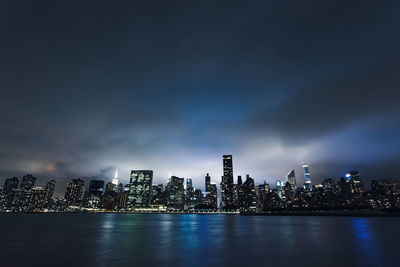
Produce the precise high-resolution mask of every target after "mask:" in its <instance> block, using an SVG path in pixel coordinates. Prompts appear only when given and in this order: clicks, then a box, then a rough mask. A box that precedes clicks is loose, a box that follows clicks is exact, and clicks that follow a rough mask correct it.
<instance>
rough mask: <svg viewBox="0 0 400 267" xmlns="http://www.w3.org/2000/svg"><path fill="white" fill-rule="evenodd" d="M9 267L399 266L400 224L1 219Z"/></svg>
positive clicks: (135, 217) (209, 218)
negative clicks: (145, 266)
mask: <svg viewBox="0 0 400 267" xmlns="http://www.w3.org/2000/svg"><path fill="white" fill-rule="evenodd" d="M0 217H1V219H0V229H1V239H0V240H1V241H0V242H1V252H0V254H1V259H2V264H1V265H2V266H23V265H25V266H28V265H29V266H32V265H35V266H50V265H53V266H71V265H75V266H144V265H147V266H150V265H151V266H200V265H201V266H240V265H247V266H250V265H260V264H263V265H269V266H287V265H301V266H317V265H322V264H323V265H325V266H341V265H347V266H395V265H396V263H398V262H399V261H400V255H399V253H398V252H397V248H398V242H399V241H398V240H400V231H399V229H398V225H399V223H400V218H351V217H300V216H296V217H290V216H284V217H275V216H274V217H266V216H238V215H198V214H181V215H178V214H62V213H57V214H0Z"/></svg>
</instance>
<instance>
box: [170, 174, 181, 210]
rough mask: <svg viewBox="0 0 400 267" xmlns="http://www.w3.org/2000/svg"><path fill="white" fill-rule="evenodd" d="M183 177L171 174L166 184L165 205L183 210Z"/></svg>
mask: <svg viewBox="0 0 400 267" xmlns="http://www.w3.org/2000/svg"><path fill="white" fill-rule="evenodd" d="M184 181H185V179H184V178H179V177H176V176H171V177H170V178H169V180H168V184H167V205H168V208H170V209H178V210H183V208H184V204H185V203H184V200H185V195H184V191H185V188H184V186H183V183H184Z"/></svg>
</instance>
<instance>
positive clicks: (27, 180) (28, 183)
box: [19, 174, 36, 190]
mask: <svg viewBox="0 0 400 267" xmlns="http://www.w3.org/2000/svg"><path fill="white" fill-rule="evenodd" d="M35 182H36V177H33V176H32V174H27V175H25V176H24V177H22V181H21V184H20V185H19V188H21V189H22V190H31V189H32V188H33V187H34V186H35Z"/></svg>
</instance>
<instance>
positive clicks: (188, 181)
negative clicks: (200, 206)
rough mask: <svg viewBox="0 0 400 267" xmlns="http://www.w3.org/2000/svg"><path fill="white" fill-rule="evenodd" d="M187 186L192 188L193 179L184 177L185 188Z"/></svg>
mask: <svg viewBox="0 0 400 267" xmlns="http://www.w3.org/2000/svg"><path fill="white" fill-rule="evenodd" d="M189 188H193V181H192V179H190V178H187V179H186V190H188V189H189Z"/></svg>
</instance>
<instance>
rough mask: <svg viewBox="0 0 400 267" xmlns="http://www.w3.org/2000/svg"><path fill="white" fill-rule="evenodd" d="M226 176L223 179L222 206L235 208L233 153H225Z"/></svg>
mask: <svg viewBox="0 0 400 267" xmlns="http://www.w3.org/2000/svg"><path fill="white" fill-rule="evenodd" d="M223 170H224V176H222V181H221V208H222V209H228V210H229V209H233V208H235V207H234V206H235V205H234V199H233V164H232V155H223Z"/></svg>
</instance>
